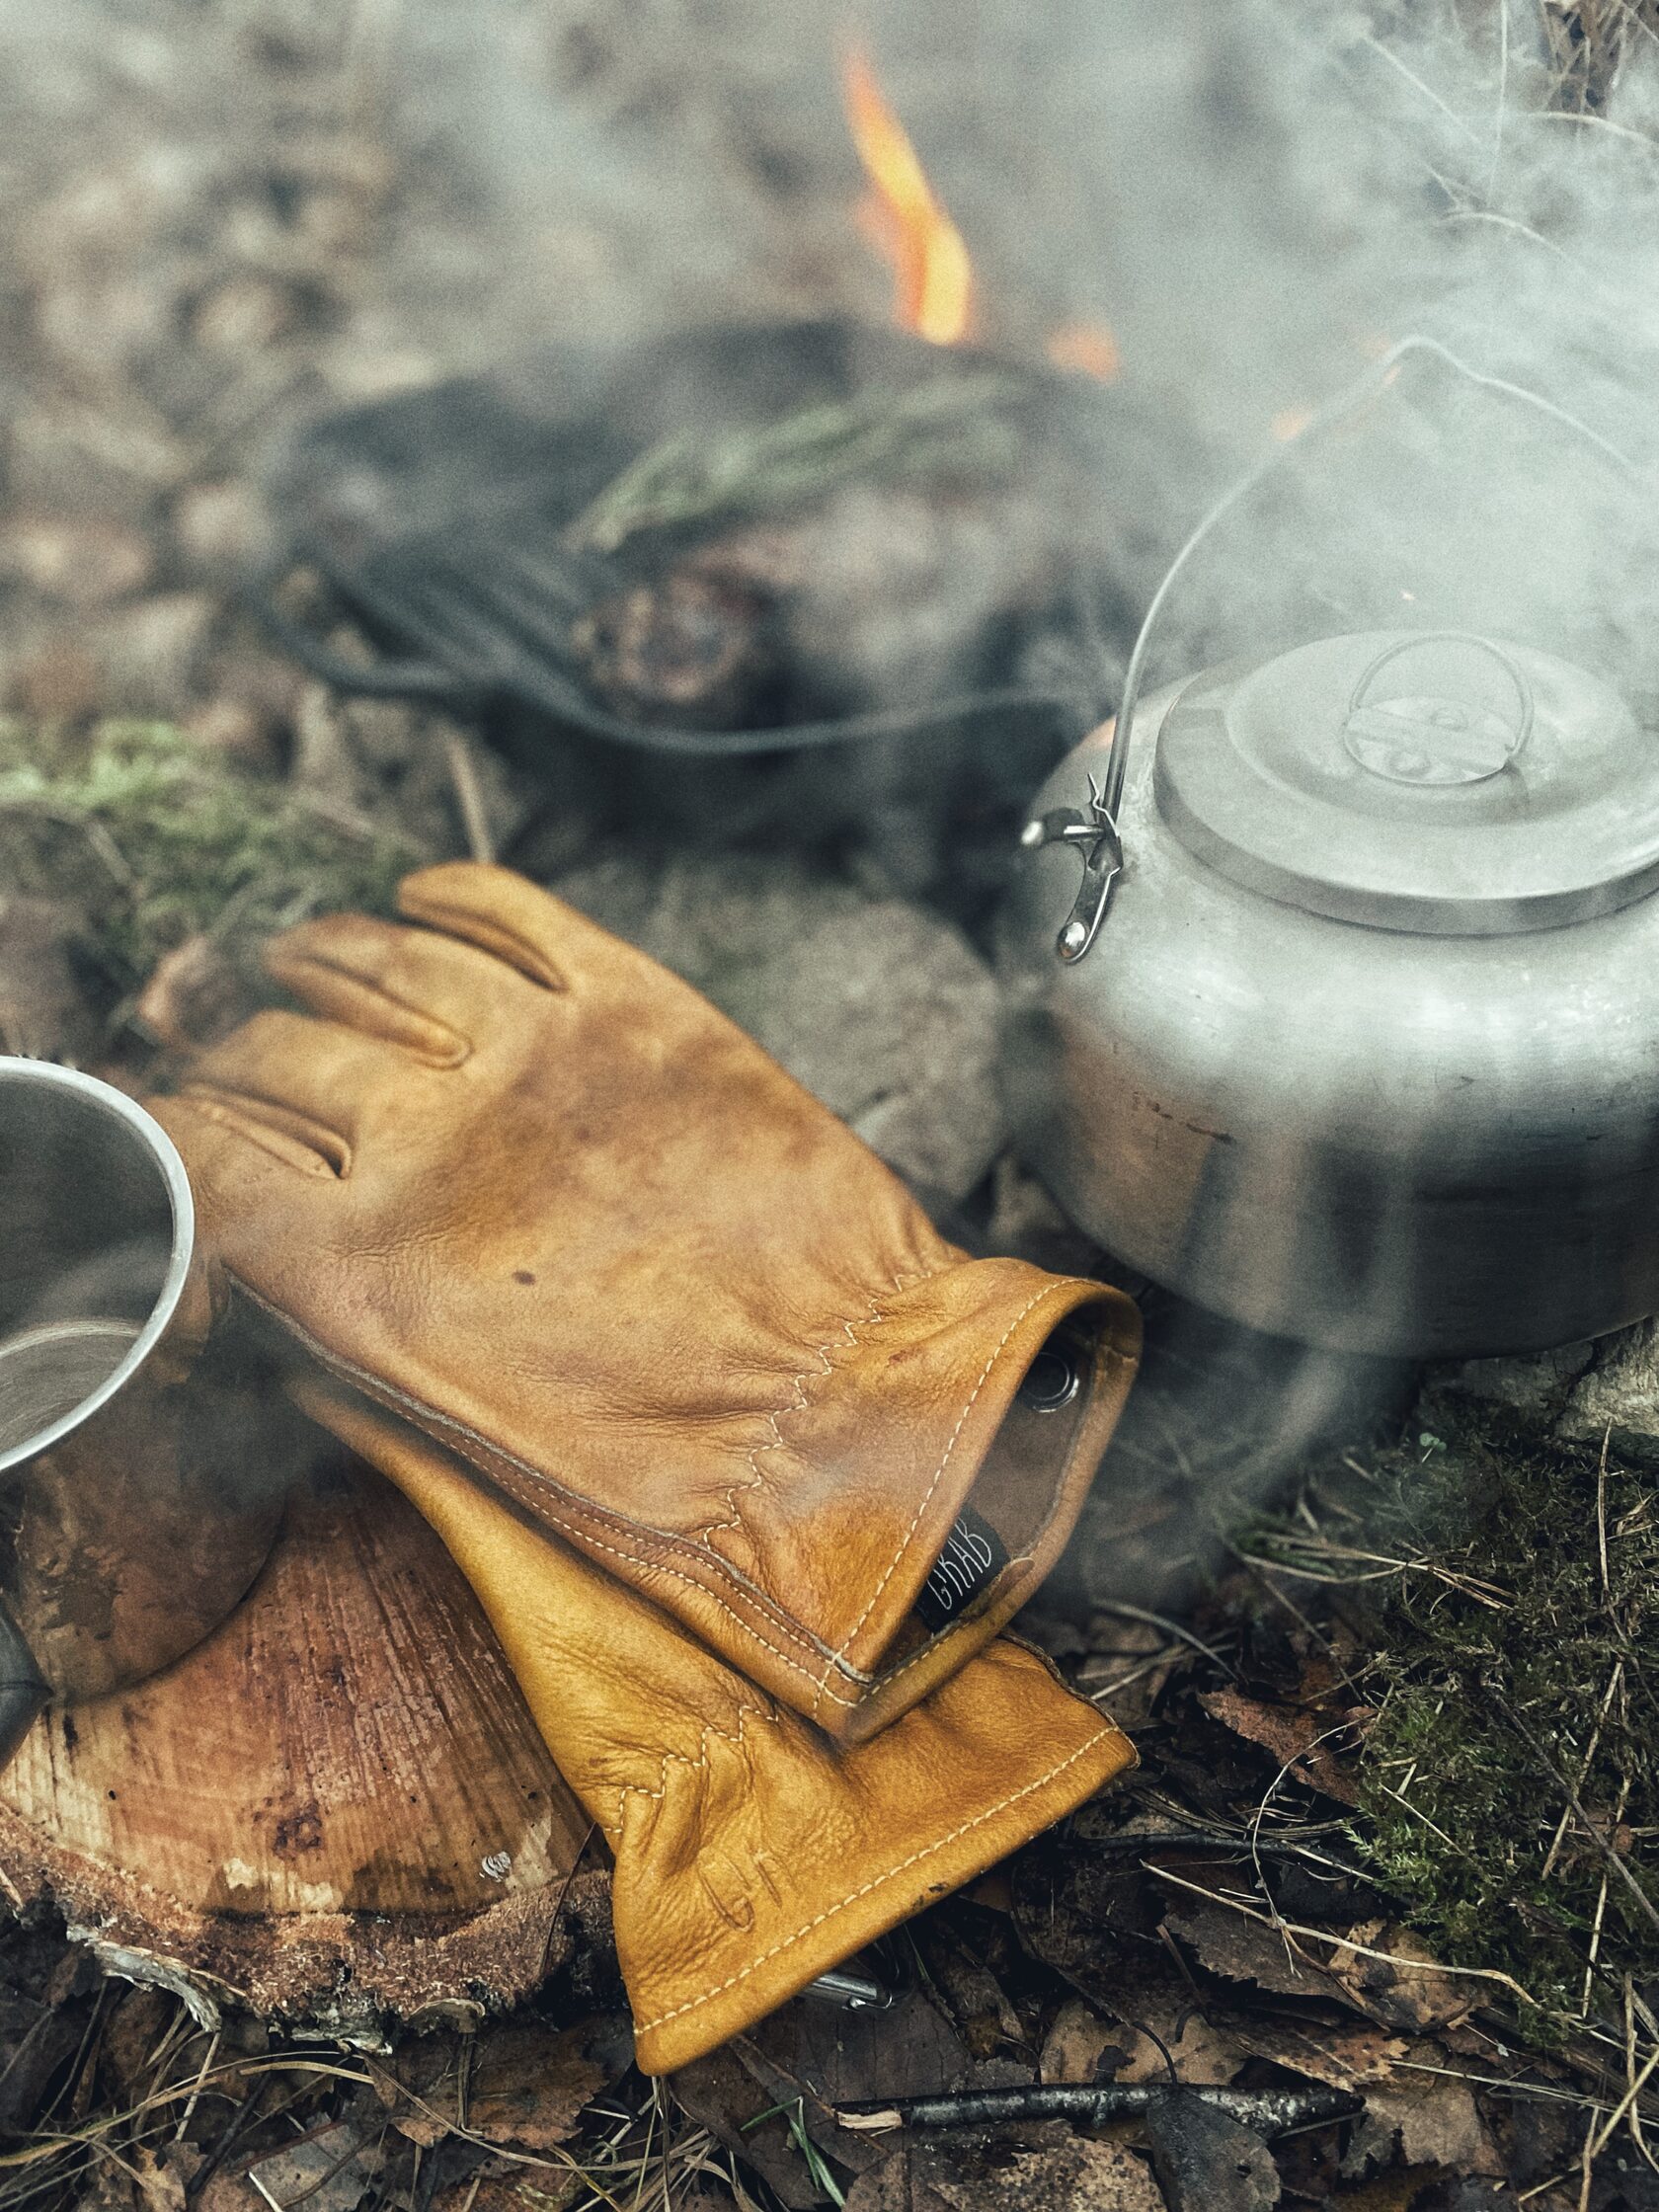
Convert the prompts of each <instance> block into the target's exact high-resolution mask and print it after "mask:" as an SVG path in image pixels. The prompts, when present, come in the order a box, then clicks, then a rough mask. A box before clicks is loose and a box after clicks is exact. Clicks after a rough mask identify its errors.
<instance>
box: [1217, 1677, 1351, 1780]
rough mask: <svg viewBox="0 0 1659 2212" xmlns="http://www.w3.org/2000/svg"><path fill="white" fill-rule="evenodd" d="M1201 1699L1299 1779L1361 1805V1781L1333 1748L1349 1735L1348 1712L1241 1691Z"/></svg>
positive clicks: (1227, 1725)
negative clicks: (1273, 1701) (1330, 1711)
mask: <svg viewBox="0 0 1659 2212" xmlns="http://www.w3.org/2000/svg"><path fill="white" fill-rule="evenodd" d="M1198 1701H1199V1703H1200V1704H1201V1705H1202V1706H1203V1707H1204V1710H1205V1711H1206V1712H1207V1713H1208V1714H1209V1715H1210V1717H1211V1719H1212V1720H1219V1721H1220V1722H1221V1723H1222V1725H1223V1727H1224V1728H1230V1729H1231V1730H1232V1733H1233V1734H1234V1735H1235V1736H1242V1737H1243V1738H1244V1740H1245V1742H1246V1743H1252V1744H1259V1745H1260V1746H1261V1748H1262V1749H1263V1751H1265V1752H1268V1753H1269V1754H1270V1755H1271V1756H1272V1757H1273V1758H1274V1759H1276V1760H1277V1761H1278V1763H1279V1765H1280V1767H1281V1768H1282V1769H1283V1770H1284V1771H1285V1772H1286V1773H1287V1774H1289V1775H1291V1776H1293V1777H1294V1778H1296V1779H1297V1780H1298V1781H1305V1782H1308V1783H1310V1784H1311V1785H1312V1787H1313V1788H1315V1789H1319V1790H1323V1792H1324V1794H1325V1795H1326V1796H1327V1797H1334V1798H1335V1799H1336V1800H1337V1802H1338V1803H1339V1804H1343V1805H1353V1804H1357V1803H1358V1801H1359V1792H1358V1788H1357V1785H1356V1783H1355V1780H1354V1778H1352V1777H1351V1776H1350V1775H1349V1774H1348V1772H1347V1771H1346V1769H1345V1768H1344V1767H1343V1765H1342V1763H1341V1761H1340V1759H1339V1758H1338V1756H1337V1754H1336V1752H1335V1750H1334V1749H1333V1748H1332V1740H1333V1739H1334V1738H1340V1737H1342V1736H1344V1735H1346V1734H1347V1733H1348V1730H1349V1727H1350V1725H1351V1722H1350V1717H1349V1716H1348V1715H1347V1714H1344V1713H1337V1714H1334V1715H1332V1714H1328V1713H1319V1712H1307V1711H1305V1710H1304V1709H1303V1708H1302V1707H1300V1706H1297V1705H1276V1704H1266V1703H1264V1702H1263V1701H1262V1700H1261V1699H1257V1698H1247V1697H1246V1696H1245V1695H1244V1693H1243V1692H1242V1691H1240V1690H1210V1691H1205V1692H1202V1693H1201V1694H1200V1697H1199V1699H1198Z"/></svg>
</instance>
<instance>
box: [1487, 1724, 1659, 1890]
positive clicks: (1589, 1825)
mask: <svg viewBox="0 0 1659 2212" xmlns="http://www.w3.org/2000/svg"><path fill="white" fill-rule="evenodd" d="M1497 1702H1498V1704H1499V1705H1500V1706H1501V1707H1502V1709H1503V1711H1504V1713H1505V1715H1506V1716H1507V1718H1508V1720H1509V1724H1510V1726H1511V1727H1512V1728H1513V1729H1514V1730H1515V1732H1516V1734H1517V1735H1518V1736H1519V1737H1520V1738H1521V1740H1522V1742H1523V1743H1524V1744H1526V1745H1527V1746H1528V1748H1529V1749H1530V1750H1531V1752H1532V1754H1533V1756H1534V1758H1535V1759H1537V1760H1538V1761H1539V1762H1540V1763H1541V1766H1542V1768H1543V1770H1544V1772H1545V1773H1546V1774H1547V1775H1549V1776H1550V1777H1551V1778H1553V1780H1554V1781H1555V1783H1556V1784H1557V1786H1558V1787H1559V1788H1561V1789H1563V1790H1565V1792H1566V1797H1567V1802H1568V1804H1569V1805H1570V1806H1571V1807H1572V1809H1573V1812H1574V1813H1575V1815H1576V1816H1577V1819H1578V1823H1579V1826H1580V1827H1581V1828H1582V1829H1583V1830H1584V1833H1585V1835H1586V1836H1587V1837H1588V1838H1589V1840H1590V1842H1591V1843H1592V1844H1593V1845H1594V1847H1595V1848H1596V1850H1597V1851H1599V1852H1600V1853H1601V1854H1602V1857H1604V1858H1605V1859H1606V1860H1607V1862H1608V1865H1609V1866H1610V1867H1611V1869H1612V1870H1613V1872H1614V1873H1616V1874H1617V1875H1618V1876H1619V1879H1620V1881H1621V1882H1622V1883H1623V1884H1624V1887H1625V1888H1626V1889H1627V1890H1628V1891H1629V1893H1630V1896H1631V1897H1632V1898H1633V1899H1634V1900H1635V1904H1636V1907H1637V1910H1638V1911H1639V1912H1640V1913H1641V1914H1642V1915H1643V1916H1644V1918H1645V1919H1646V1920H1647V1922H1648V1924H1649V1925H1650V1926H1651V1927H1652V1928H1654V1929H1659V1906H1655V1904H1654V1902H1653V1900H1652V1898H1651V1897H1649V1895H1648V1894H1647V1891H1646V1890H1645V1889H1643V1887H1642V1885H1641V1883H1640V1882H1638V1881H1637V1879H1636V1877H1635V1875H1634V1874H1632V1873H1631V1871H1630V1869H1629V1867H1628V1866H1626V1865H1625V1863H1624V1861H1623V1859H1622V1858H1620V1856H1619V1854H1618V1852H1616V1851H1615V1850H1614V1848H1613V1846H1612V1845H1611V1844H1610V1843H1609V1842H1608V1840H1607V1838H1606V1837H1605V1836H1604V1835H1603V1834H1602V1832H1601V1830H1600V1829H1599V1828H1598V1827H1597V1826H1596V1824H1595V1822H1594V1821H1593V1820H1592V1819H1591V1818H1590V1815H1589V1814H1588V1813H1587V1812H1586V1811H1585V1809H1584V1800H1583V1799H1582V1798H1581V1797H1580V1796H1579V1794H1578V1791H1577V1790H1576V1789H1575V1788H1574V1786H1573V1784H1572V1783H1571V1782H1570V1781H1568V1779H1567V1778H1566V1776H1565V1775H1564V1774H1562V1772H1561V1770H1560V1768H1559V1767H1557V1766H1556V1764H1555V1762H1554V1760H1553V1759H1551V1758H1550V1756H1549V1754H1548V1752H1547V1751H1545V1750H1544V1748H1543V1746H1542V1744H1541V1743H1540V1742H1539V1740H1538V1738H1537V1737H1536V1736H1535V1735H1534V1734H1533V1731H1532V1730H1531V1729H1530V1728H1529V1727H1528V1726H1527V1723H1526V1722H1525V1721H1524V1720H1523V1719H1522V1717H1521V1715H1520V1714H1519V1713H1518V1712H1517V1711H1516V1709H1515V1707H1514V1706H1513V1705H1512V1704H1511V1703H1510V1701H1509V1699H1507V1698H1502V1697H1500V1698H1499V1699H1497Z"/></svg>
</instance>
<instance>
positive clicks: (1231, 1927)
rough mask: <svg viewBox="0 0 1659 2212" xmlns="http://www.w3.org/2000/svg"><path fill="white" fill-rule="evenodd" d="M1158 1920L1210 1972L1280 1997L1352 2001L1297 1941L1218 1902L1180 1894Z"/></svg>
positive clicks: (1304, 1946) (1346, 1991)
mask: <svg viewBox="0 0 1659 2212" xmlns="http://www.w3.org/2000/svg"><path fill="white" fill-rule="evenodd" d="M1163 1917H1164V1926H1165V1927H1166V1928H1167V1929H1168V1930H1169V1931H1170V1933H1171V1934H1172V1935H1174V1936H1179V1937H1180V1938H1181V1940H1182V1942H1183V1943H1185V1944H1186V1945H1187V1946H1188V1947H1189V1948H1190V1950H1191V1951H1192V1953H1193V1956H1194V1957H1195V1958H1196V1959H1197V1960H1198V1962H1199V1964H1200V1965H1201V1966H1207V1967H1208V1968H1209V1970H1210V1972H1211V1973H1212V1974H1221V1975H1223V1976H1225V1979H1226V1980H1228V1981H1232V1982H1253V1983H1254V1984H1255V1986H1256V1987H1257V1989H1265V1990H1270V1991H1272V1992H1273V1994H1274V1995H1275V1996H1279V1997H1335V1998H1337V1999H1338V2000H1339V2001H1341V2002H1343V2003H1345V2004H1350V2005H1351V2004H1353V2002H1354V1996H1353V1993H1352V1991H1350V1990H1348V1989H1346V1988H1345V1987H1344V1986H1343V1984H1342V1983H1341V1982H1340V1981H1338V1980H1337V1979H1336V1977H1335V1976H1334V1975H1332V1974H1327V1973H1326V1972H1324V1971H1323V1969H1322V1968H1321V1967H1320V1966H1318V1965H1316V1964H1315V1963H1314V1954H1312V1953H1311V1952H1310V1951H1309V1950H1308V1947H1307V1946H1306V1945H1304V1944H1302V1943H1301V1939H1300V1938H1299V1937H1295V1936H1283V1935H1281V1934H1280V1932H1279V1931H1278V1929H1276V1928H1272V1927H1269V1926H1268V1925H1267V1924H1266V1923H1265V1922H1264V1921H1262V1920H1259V1919H1254V1918H1252V1917H1250V1915H1248V1914H1245V1913H1241V1912H1233V1911H1231V1910H1230V1909H1229V1908H1228V1907H1227V1906H1226V1905H1225V1903H1224V1902H1222V1901H1221V1900H1220V1899H1216V1900H1211V1899H1208V1898H1201V1897H1194V1896H1192V1895H1190V1894H1189V1893H1186V1892H1183V1893H1182V1894H1181V1896H1180V1898H1179V1900H1178V1902H1176V1903H1174V1904H1172V1905H1171V1906H1170V1907H1169V1908H1168V1910H1167V1911H1166V1912H1165V1914H1164V1916H1163ZM1293 1946H1294V1947H1293ZM1343 1955H1344V1956H1346V1955H1347V1954H1346V1953H1344V1954H1343Z"/></svg>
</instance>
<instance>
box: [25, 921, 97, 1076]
mask: <svg viewBox="0 0 1659 2212" xmlns="http://www.w3.org/2000/svg"><path fill="white" fill-rule="evenodd" d="M84 920H85V917H84V916H83V915H82V914H81V913H80V912H79V911H78V909H75V908H74V907H71V906H68V905H65V904H63V903H62V902H60V901H58V900H55V899H30V898H24V897H21V896H20V897H14V898H0V1053H21V1054H26V1055H28V1056H29V1057H30V1058H31V1059H36V1060H59V1061H66V1062H68V1063H69V1064H70V1065H71V1066H73V1065H75V1064H76V1063H78V1062H80V1061H82V1060H85V1059H86V1058H88V1057H90V1055H91V1054H93V1053H94V1052H95V1051H96V1049H97V1047H98V1045H99V1043H100V1042H101V1025H100V1023H99V1021H98V1018H97V1016H96V1015H95V1013H94V1012H93V1009H92V1007H91V1006H90V1005H89V1004H88V1003H87V999H86V995H85V993H84V991H83V990H82V988H81V987H80V984H79V982H78V980H77V978H76V975H75V970H74V965H73V962H72V959H71V948H72V946H73V944H74V941H75V939H76V937H77V936H78V935H79V934H80V932H81V929H82V927H83V926H84Z"/></svg>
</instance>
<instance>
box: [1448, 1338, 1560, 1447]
mask: <svg viewBox="0 0 1659 2212" xmlns="http://www.w3.org/2000/svg"><path fill="white" fill-rule="evenodd" d="M1595 1352H1596V1347H1595V1346H1594V1345H1593V1344H1590V1343H1583V1344H1563V1345H1560V1346H1559V1347H1558V1348H1557V1349H1556V1350H1554V1351H1551V1352H1533V1353H1528V1354H1526V1355H1524V1356H1522V1357H1519V1358H1510V1359H1499V1360H1463V1361H1462V1362H1460V1363H1459V1364H1458V1365H1457V1366H1456V1367H1446V1368H1440V1369H1436V1370H1434V1371H1433V1373H1432V1377H1431V1380H1432V1383H1433V1384H1434V1387H1435V1388H1436V1389H1437V1390H1442V1391H1445V1392H1448V1393H1449V1394H1451V1395H1453V1396H1457V1397H1462V1398H1473V1399H1475V1400H1476V1401H1477V1402H1478V1403H1480V1404H1482V1405H1492V1406H1500V1407H1502V1408H1503V1409H1504V1411H1505V1412H1507V1413H1511V1414H1514V1415H1515V1416H1517V1417H1518V1418H1519V1419H1520V1420H1521V1421H1522V1422H1523V1423H1525V1424H1527V1425H1529V1426H1532V1427H1536V1428H1540V1429H1546V1428H1548V1427H1550V1426H1551V1425H1552V1424H1553V1423H1554V1421H1555V1420H1556V1419H1557V1417H1558V1416H1559V1414H1560V1412H1561V1408H1562V1406H1563V1404H1564V1403H1565V1401H1566V1399H1567V1395H1568V1393H1569V1392H1570V1391H1571V1389H1572V1387H1573V1385H1574V1384H1575V1383H1577V1381H1578V1379H1579V1378H1580V1376H1582V1375H1583V1374H1584V1372H1585V1370H1586V1369H1587V1368H1588V1367H1589V1365H1590V1363H1591V1361H1592V1360H1593V1359H1594V1357H1595Z"/></svg>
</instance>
